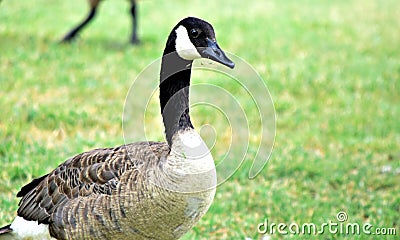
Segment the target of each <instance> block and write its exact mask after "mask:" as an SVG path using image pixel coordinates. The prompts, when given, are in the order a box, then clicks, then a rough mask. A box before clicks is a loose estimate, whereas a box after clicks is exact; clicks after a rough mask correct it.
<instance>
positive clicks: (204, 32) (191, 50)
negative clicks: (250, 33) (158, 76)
mask: <svg viewBox="0 0 400 240" xmlns="http://www.w3.org/2000/svg"><path fill="white" fill-rule="evenodd" d="M167 46H169V47H167V48H166V49H165V50H166V51H165V52H164V55H165V54H168V53H171V52H176V53H177V54H178V56H179V57H180V58H182V59H183V60H186V61H193V60H195V59H199V58H208V59H211V60H213V61H216V62H218V63H221V64H223V65H225V66H227V67H229V68H233V67H234V66H235V64H234V63H233V62H232V61H231V60H230V59H229V58H228V57H227V56H226V55H225V53H224V52H223V51H222V50H221V48H220V47H219V46H218V43H217V40H216V38H215V32H214V29H213V27H212V25H211V24H210V23H208V22H206V21H204V20H202V19H199V18H195V17H187V18H185V19H183V20H181V21H180V22H179V23H178V24H177V25H176V26H175V27H174V28H173V30H172V32H171V34H170V36H169V38H168V41H167Z"/></svg>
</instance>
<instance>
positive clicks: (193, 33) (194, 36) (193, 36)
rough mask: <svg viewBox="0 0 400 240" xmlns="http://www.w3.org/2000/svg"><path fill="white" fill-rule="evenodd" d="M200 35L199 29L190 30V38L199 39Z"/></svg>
mask: <svg viewBox="0 0 400 240" xmlns="http://www.w3.org/2000/svg"><path fill="white" fill-rule="evenodd" d="M199 35H200V31H199V30H198V29H195V28H193V29H191V30H190V36H191V37H192V38H197V37H198V36H199Z"/></svg>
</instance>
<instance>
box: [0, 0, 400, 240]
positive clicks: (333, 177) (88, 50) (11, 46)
mask: <svg viewBox="0 0 400 240" xmlns="http://www.w3.org/2000/svg"><path fill="white" fill-rule="evenodd" d="M87 11H88V4H87V2H86V1H84V0H70V1H61V0H53V1H45V0H35V1H18V0H12V1H11V0H5V1H1V3H0V86H1V87H0V106H1V114H0V166H1V171H0V225H5V224H8V223H10V222H11V221H12V219H13V218H14V217H15V214H16V209H17V206H18V199H17V198H16V197H15V195H16V193H17V192H18V191H19V189H20V188H21V187H22V186H23V185H25V184H27V183H28V182H29V181H30V180H32V179H33V178H35V177H39V176H41V175H43V174H45V173H47V172H49V171H51V170H52V169H54V168H55V167H56V166H58V164H60V163H61V162H63V161H64V160H66V159H67V158H68V157H71V156H73V155H75V154H78V153H80V152H82V151H86V150H90V149H93V148H97V147H112V146H117V145H121V144H123V143H124V139H123V137H122V124H121V123H122V114H123V106H124V103H125V98H126V96H127V93H128V90H129V88H130V86H131V85H132V82H133V81H134V79H135V78H136V77H137V76H138V75H139V74H140V72H141V71H142V70H143V69H144V68H145V67H146V66H148V65H149V64H150V63H152V62H153V61H154V60H156V59H157V58H159V57H160V56H161V54H162V51H163V49H164V46H165V41H166V39H167V36H168V34H169V32H170V30H171V28H172V27H173V26H175V24H176V23H177V22H178V21H179V20H180V19H182V18H184V17H187V16H197V17H200V18H203V19H205V20H207V21H209V22H210V23H212V24H213V26H214V28H215V30H216V34H217V39H218V42H219V45H220V46H221V48H222V49H224V50H226V51H228V52H231V53H233V54H235V55H237V56H239V57H241V58H243V59H244V60H245V61H247V62H248V63H249V64H250V65H252V66H253V67H254V69H255V70H256V71H257V72H258V73H259V74H260V76H261V78H262V79H264V81H265V84H266V85H267V87H268V89H269V91H270V93H271V97H272V99H273V101H274V105H275V111H276V117H277V118H276V137H275V145H274V150H273V152H272V155H271V157H270V159H269V162H268V164H267V165H266V167H265V168H264V169H263V171H262V172H261V173H260V174H259V175H258V176H257V177H256V178H255V179H249V178H248V171H249V167H250V163H251V154H250V156H248V158H247V159H246V160H245V162H244V164H243V166H242V167H241V168H240V169H239V170H238V171H237V172H236V173H235V174H234V175H233V176H232V177H231V178H230V179H228V181H226V182H225V183H224V184H222V185H221V186H219V187H218V189H217V193H216V197H215V199H214V202H213V204H212V206H211V208H210V210H209V212H208V213H207V214H206V215H205V216H204V217H203V218H202V219H201V221H200V222H199V223H198V224H197V225H196V227H195V228H194V229H193V230H192V231H190V232H189V233H188V234H187V235H185V237H184V238H185V239H192V238H203V239H216V238H218V239H219V238H241V239H243V238H245V237H248V238H252V239H258V238H262V237H264V236H263V235H262V234H259V233H258V232H257V226H258V224H259V223H262V222H264V220H265V219H268V220H269V221H270V222H275V223H281V222H282V223H287V224H290V223H291V222H297V223H305V222H313V223H315V224H322V223H325V222H327V221H329V220H332V221H336V220H337V219H336V214H337V213H338V212H339V211H345V212H346V213H347V214H348V220H347V221H348V222H352V223H359V224H363V223H371V224H372V225H373V226H374V227H391V228H396V229H397V234H399V232H400V229H399V224H400V215H399V213H400V185H399V182H400V161H399V159H400V124H399V118H400V107H399V106H400V95H399V92H400V48H399V42H400V31H399V26H400V8H399V7H398V1H397V0H386V1H379V0H364V1H361V0H352V1H341V0H339V1H316V0H299V1H291V0H286V1H281V0H279V1H278V0H275V1H272V0H271V1H270V0H268V1H266V0H254V1H240V0H231V1H204V0H203V1H199V0H192V1H183V0H169V1H162V0H157V1H155V0H143V1H139V2H138V19H139V23H138V24H139V25H138V26H139V38H140V40H141V44H140V45H138V46H131V45H130V44H129V42H128V41H129V36H130V33H131V18H130V14H129V4H128V1H123V0H119V1H117V0H109V1H104V2H102V3H101V4H100V7H99V11H98V14H97V16H96V18H95V19H94V21H93V22H92V23H91V24H90V25H89V26H88V27H87V28H86V29H84V31H83V32H82V33H81V35H80V37H79V38H78V39H77V41H75V42H73V43H72V44H69V45H68V44H63V45H60V44H58V42H59V40H60V39H61V38H62V37H63V36H64V35H65V34H66V33H67V32H68V31H69V30H70V29H71V28H72V27H74V26H76V25H77V24H78V22H79V21H81V20H82V19H83V18H84V17H85V16H86V14H87ZM200 76H201V75H198V76H197V77H196V76H194V80H193V81H194V82H196V81H201V79H200ZM151 81H156V80H155V79H151ZM221 84H222V85H221V86H225V87H226V88H231V89H232V88H233V90H232V91H234V90H235V89H234V88H235V86H234V85H230V84H229V82H227V83H221ZM224 84H225V85H224ZM238 92H240V91H239V90H238ZM138 97H141V96H138ZM146 97H148V96H146ZM155 104H157V102H156V101H155ZM152 109H153V108H152ZM250 112H251V111H250ZM147 114H150V115H149V119H150V120H151V116H152V115H153V116H154V118H155V119H158V120H157V121H154V122H153V123H152V124H154V125H157V124H158V123H159V122H160V121H159V119H160V116H159V111H158V109H157V106H156V107H154V110H151V111H150V112H148V113H147ZM205 115H206V113H204V112H203V111H201V109H200V110H195V111H193V116H192V118H193V119H198V121H202V119H205V120H204V121H206V122H210V123H213V121H214V120H213V117H211V116H205ZM247 117H248V119H249V121H250V122H251V121H252V118H253V115H252V114H251V113H249V114H248V115H247ZM199 124H200V123H199ZM220 125H222V126H220ZM214 127H215V128H216V130H215V131H216V132H217V133H220V132H222V131H223V129H225V128H226V126H224V125H223V124H216V125H215V126H214ZM155 128H157V129H156V131H157V132H156V133H157V134H158V132H160V131H159V129H162V126H161V125H157V126H155ZM221 129H222V130H221ZM157 134H154V135H155V136H152V138H153V137H154V138H159V139H158V140H160V139H161V140H162V131H161V136H160V135H157ZM251 137H252V136H250V138H251ZM227 139H229V138H227ZM253 140H254V141H257V139H253ZM220 141H222V142H223V141H224V138H223V137H222V138H220ZM253 150H254V149H251V146H250V150H249V151H250V152H252V151H253ZM215 151H218V149H217V150H215ZM254 152H255V150H254V151H253V154H254ZM215 153H216V157H215V158H216V161H218V157H220V156H219V155H218V152H215ZM214 156H215V155H214ZM267 158H268V156H267V155H266V156H265V159H267ZM324 236H325V237H327V238H332V237H335V238H336V237H340V235H332V234H329V233H326V235H324ZM342 236H343V235H342ZM273 237H277V238H281V237H283V236H282V235H278V234H276V235H274V236H273ZM287 237H290V236H287ZM292 237H293V236H292ZM294 237H296V236H294ZM350 237H353V236H350ZM360 237H361V238H364V237H366V235H361V236H360Z"/></svg>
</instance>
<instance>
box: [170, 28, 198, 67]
mask: <svg viewBox="0 0 400 240" xmlns="http://www.w3.org/2000/svg"><path fill="white" fill-rule="evenodd" d="M175 33H176V40H175V50H176V52H177V53H178V55H179V57H181V58H183V59H185V60H194V59H197V58H201V56H200V54H199V52H198V51H197V49H196V47H195V46H194V45H193V43H192V42H191V41H190V39H189V35H188V32H187V30H186V28H185V27H184V26H182V25H181V26H179V27H178V28H177V29H176V30H175Z"/></svg>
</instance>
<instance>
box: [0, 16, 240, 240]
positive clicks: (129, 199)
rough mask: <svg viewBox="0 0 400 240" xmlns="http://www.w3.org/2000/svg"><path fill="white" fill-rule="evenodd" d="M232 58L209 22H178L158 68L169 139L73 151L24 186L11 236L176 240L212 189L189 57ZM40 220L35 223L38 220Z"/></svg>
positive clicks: (204, 205)
mask: <svg viewBox="0 0 400 240" xmlns="http://www.w3.org/2000/svg"><path fill="white" fill-rule="evenodd" d="M198 58H209V59H212V60H213V61H216V62H219V63H221V64H223V65H225V66H228V67H230V68H233V67H234V63H233V62H232V61H231V60H230V59H228V58H227V57H226V55H225V53H224V52H223V51H222V50H221V49H220V47H219V46H218V44H217V42H216V39H215V34H214V30H213V27H212V26H211V25H210V24H209V23H208V22H205V21H203V20H201V19H198V18H194V17H188V18H185V19H183V20H181V21H180V22H179V23H178V24H177V25H176V26H175V27H174V28H173V29H172V31H171V33H170V34H169V37H168V40H167V43H166V47H165V50H164V53H163V57H162V64H161V72H160V85H159V88H160V106H161V114H162V117H163V123H164V126H165V135H166V139H167V142H166V143H165V142H137V143H131V144H126V145H122V146H120V147H116V148H102V149H95V150H92V151H88V152H84V153H81V154H79V155H76V156H74V157H72V158H70V159H68V160H67V161H65V162H64V163H62V164H60V165H59V166H58V167H57V168H56V169H55V170H53V171H52V172H50V173H49V174H46V175H44V176H42V177H40V178H37V179H34V180H33V181H32V182H30V183H29V184H27V185H25V186H24V187H22V189H21V190H20V191H19V192H18V194H17V197H21V198H22V199H21V201H20V203H19V209H18V216H17V217H16V218H15V220H14V221H13V223H12V224H10V225H8V226H6V227H3V228H1V229H0V233H3V234H1V235H0V238H2V237H5V238H6V237H7V236H8V237H11V239H23V238H30V239H49V238H50V237H53V238H56V239H112V238H114V239H177V238H179V237H180V236H182V235H183V234H184V233H186V232H187V231H189V230H190V229H191V228H192V227H193V226H194V225H195V224H196V222H197V221H198V220H199V219H200V218H201V217H202V216H203V215H204V214H205V213H206V211H207V210H208V208H209V206H210V205H211V203H212V200H213V198H214V194H215V188H216V181H217V179H216V172H215V165H214V161H213V158H212V156H211V154H210V152H209V150H208V148H207V146H206V145H205V143H204V142H203V140H202V139H201V137H200V135H198V133H197V132H196V131H195V130H194V128H193V125H192V123H191V121H190V116H189V85H190V75H191V69H192V63H193V60H195V59H198ZM38 224H39V225H38Z"/></svg>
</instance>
